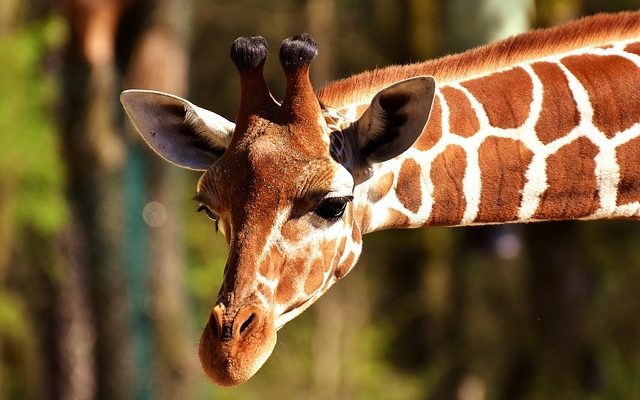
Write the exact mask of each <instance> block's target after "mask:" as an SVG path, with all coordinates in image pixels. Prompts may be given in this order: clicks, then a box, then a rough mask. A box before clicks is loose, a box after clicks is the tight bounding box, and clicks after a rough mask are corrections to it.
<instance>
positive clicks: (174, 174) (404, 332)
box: [0, 0, 640, 400]
mask: <svg viewBox="0 0 640 400" xmlns="http://www.w3.org/2000/svg"><path fill="white" fill-rule="evenodd" d="M639 5H640V1H638V0H636V1H632V0H627V1H624V0H608V1H606V2H604V1H599V0H536V1H533V0H447V1H444V0H442V1H436V0H341V1H338V0H256V1H250V0H236V1H233V2H226V1H221V0H215V1H214V0H67V1H47V0H28V1H24V0H2V2H0V171H1V172H0V221H2V223H1V224H0V399H93V398H95V399H110V400H117V399H140V400H142V399H211V398H214V399H272V398H273V399H276V398H277V399H303V398H304V399H461V400H480V399H640V290H638V282H640V225H638V224H637V223H633V222H625V221H612V222H588V223H587V222H583V223H577V222H566V223H541V224H534V225H527V226H523V225H508V226H497V227H477V228H457V229H444V228H434V229H422V230H405V231H393V232H381V233H376V234H372V235H369V236H368V237H367V238H366V239H365V246H364V255H363V257H362V259H361V261H360V263H359V265H358V266H357V267H356V268H355V270H354V271H353V272H352V273H351V274H350V276H349V277H348V278H346V279H345V280H344V281H342V282H341V283H340V284H338V285H337V286H336V287H334V288H333V289H332V290H330V291H329V293H328V294H326V295H325V296H324V297H323V298H321V299H320V300H319V301H318V302H317V303H316V305H314V306H313V307H312V308H311V309H310V310H309V311H307V312H305V313H304V314H303V315H302V316H301V317H299V318H297V319H296V320H294V321H292V322H291V323H289V324H288V325H287V326H286V327H285V328H284V329H283V330H282V331H281V332H280V335H279V340H278V344H277V346H276V348H275V351H274V353H273V355H272V356H271V358H270V360H269V361H268V362H267V363H266V365H265V366H264V367H263V368H262V370H261V371H260V372H259V373H258V374H257V375H256V376H255V377H254V378H253V379H252V380H251V381H249V382H247V383H245V384H243V385H242V386H240V387H237V388H233V389H220V388H216V387H215V386H213V385H212V384H211V383H209V382H208V381H207V380H206V378H205V376H204V374H203V372H202V371H201V370H200V367H199V364H198V361H197V358H196V349H197V343H198V338H199V335H200V332H201V329H202V328H203V326H204V325H205V322H206V320H207V316H208V312H209V308H210V307H211V306H212V305H213V301H214V300H215V298H216V294H217V291H218V288H219V285H220V281H221V278H222V269H223V266H224V262H225V258H226V245H225V243H224V241H223V240H222V237H221V236H220V234H216V233H215V232H214V228H213V225H212V224H211V223H210V222H209V221H207V219H206V218H205V217H203V216H202V215H199V214H196V213H195V208H196V206H197V204H195V203H194V202H193V201H192V200H191V197H192V195H193V194H194V193H195V191H194V190H195V182H196V179H197V178H198V174H196V173H191V172H186V171H181V170H179V169H178V168H176V167H173V166H170V165H168V164H165V163H164V162H162V161H161V160H159V159H158V158H157V157H156V156H155V155H153V154H152V153H151V152H150V151H149V150H148V149H147V148H145V146H144V145H143V144H142V143H141V141H140V139H139V138H138V137H137V135H136V134H135V133H134V132H133V131H132V128H131V126H130V125H129V124H128V122H127V121H126V120H125V117H124V115H123V111H122V108H121V107H120V105H119V101H118V95H119V93H120V91H121V90H123V89H124V88H134V87H137V88H149V89H157V90H163V91H167V92H171V93H175V94H178V95H181V96H185V97H188V98H189V99H191V100H192V101H193V102H195V103H196V104H198V105H200V106H203V107H206V108H209V109H212V110H214V111H216V112H218V113H220V114H222V115H224V116H226V117H227V118H229V119H231V120H233V119H234V118H233V117H234V114H235V110H236V106H237V104H238V99H237V97H238V86H239V85H238V79H237V76H236V72H235V69H234V67H233V65H232V63H231V62H230V61H229V59H228V49H229V46H230V44H231V41H232V40H233V39H234V38H235V37H237V36H240V35H263V36H265V37H266V38H267V40H268V41H269V43H270V44H271V48H272V54H276V53H277V49H278V47H279V43H280V41H281V40H282V39H283V38H284V37H287V36H290V35H292V34H297V33H300V32H303V31H307V32H310V33H311V34H312V35H313V36H314V38H315V39H316V41H317V42H318V43H319V46H320V55H319V57H318V58H317V59H316V62H315V63H314V66H313V70H312V75H313V76H312V78H313V81H314V83H315V86H316V88H319V87H321V86H322V85H323V84H324V83H325V82H327V81H329V80H332V79H336V78H339V77H346V76H349V75H350V74H352V73H356V72H360V71H363V70H365V69H371V68H375V67H376V66H384V65H388V64H391V63H409V62H413V61H418V60H423V59H427V58H433V57H438V56H441V55H444V54H446V53H451V52H456V51H462V50H464V49H467V48H470V47H473V46H476V45H479V44H482V43H485V42H488V41H491V40H496V39H499V38H502V37H505V36H509V35H512V34H516V33H518V32H521V31H526V30H529V29H531V28H537V27H546V26H553V25H556V24H559V23H562V22H566V21H568V20H572V19H575V18H578V17H580V16H582V15H588V14H593V13H596V12H600V11H615V10H621V9H635V8H638V6H639ZM276 60H277V57H274V56H272V57H271V58H270V61H269V62H268V63H267V67H266V75H267V80H268V83H269V85H270V87H271V89H272V91H273V93H274V95H275V96H276V97H281V94H282V93H283V77H282V73H281V71H280V67H279V65H278V63H277V62H276Z"/></svg>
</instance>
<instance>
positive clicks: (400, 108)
mask: <svg viewBox="0 0 640 400" xmlns="http://www.w3.org/2000/svg"><path fill="white" fill-rule="evenodd" d="M435 87H436V83H435V79H433V77H430V76H418V77H415V78H410V79H406V80H404V81H400V82H398V83H396V84H393V85H391V86H389V87H387V88H386V89H383V90H381V91H380V92H378V94H376V95H375V97H374V98H373V100H372V101H371V104H370V106H369V108H367V110H366V111H365V112H364V113H363V114H362V116H361V117H360V118H359V119H358V120H357V121H356V123H355V124H354V125H353V128H354V129H353V130H352V132H353V135H354V139H355V140H354V142H355V146H356V149H355V151H356V153H357V154H356V159H357V160H358V163H357V164H359V165H360V166H361V167H364V169H365V171H358V172H359V173H360V174H363V173H364V174H363V175H364V176H365V177H366V175H367V173H366V170H369V168H370V166H371V165H372V164H375V163H380V162H384V161H387V160H390V159H392V158H394V157H397V156H399V155H400V154H402V153H404V152H405V151H407V150H408V149H409V148H410V147H411V146H413V144H414V143H415V141H416V140H417V139H418V137H420V135H421V134H422V130H423V129H424V127H425V125H426V124H427V121H428V120H429V114H430V113H431V106H432V105H433V98H434V96H435Z"/></svg>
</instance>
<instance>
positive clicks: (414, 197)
mask: <svg viewBox="0 0 640 400" xmlns="http://www.w3.org/2000/svg"><path fill="white" fill-rule="evenodd" d="M420 172H421V168H420V165H419V164H418V163H417V162H416V160H414V159H413V158H407V159H406V160H404V162H403V163H402V166H401V167H400V172H399V173H398V184H397V188H396V196H397V197H398V200H400V203H401V204H402V205H403V206H404V207H405V208H406V209H407V210H409V211H411V212H412V213H414V214H415V213H417V212H418V210H419V209H420V205H422V191H421V188H420V180H421V179H420Z"/></svg>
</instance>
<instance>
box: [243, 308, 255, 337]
mask: <svg viewBox="0 0 640 400" xmlns="http://www.w3.org/2000/svg"><path fill="white" fill-rule="evenodd" d="M255 316H256V313H251V315H249V318H247V319H246V321H244V322H243V323H242V325H240V334H241V335H242V332H244V331H245V330H246V329H247V328H248V327H249V325H251V322H253V320H254V319H255Z"/></svg>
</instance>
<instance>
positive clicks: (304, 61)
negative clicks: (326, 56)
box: [280, 33, 318, 70]
mask: <svg viewBox="0 0 640 400" xmlns="http://www.w3.org/2000/svg"><path fill="white" fill-rule="evenodd" d="M317 55H318V45H317V44H316V42H315V41H314V40H313V39H312V38H311V35H309V34H308V33H303V34H302V35H299V36H293V37H290V38H287V39H285V40H284V41H283V42H282V45H281V46H280V64H282V67H283V68H284V69H285V70H292V69H297V68H300V67H301V66H304V65H309V64H311V61H313V59H314V58H316V56H317Z"/></svg>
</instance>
